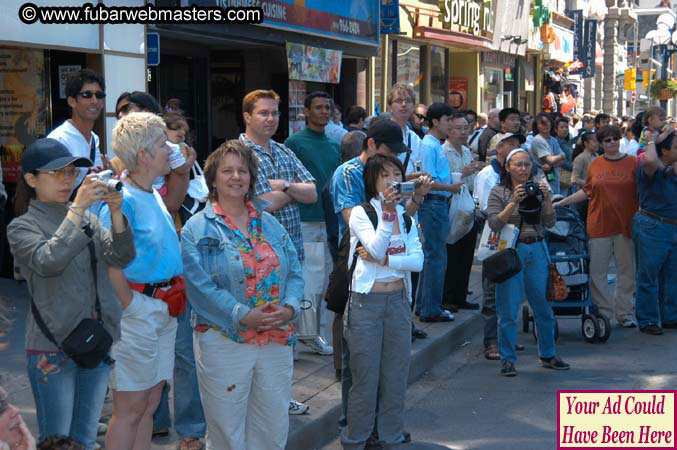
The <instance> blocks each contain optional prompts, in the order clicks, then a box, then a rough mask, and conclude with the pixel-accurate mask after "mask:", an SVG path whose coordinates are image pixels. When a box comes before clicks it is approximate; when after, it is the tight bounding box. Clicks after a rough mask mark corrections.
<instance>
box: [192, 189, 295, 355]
mask: <svg viewBox="0 0 677 450" xmlns="http://www.w3.org/2000/svg"><path fill="white" fill-rule="evenodd" d="M246 206H247V209H248V210H249V219H248V221H247V233H249V237H248V238H247V237H245V235H244V233H242V231H240V230H239V229H238V228H237V226H236V225H235V224H234V223H233V222H232V221H231V220H230V218H229V217H228V216H227V215H226V214H225V213H224V212H223V210H222V209H221V207H220V206H219V204H218V203H216V202H212V207H213V209H214V213H215V214H217V215H219V216H221V217H222V218H223V220H224V221H225V222H226V225H227V226H228V232H229V238H230V240H231V242H233V243H234V244H235V245H236V246H237V247H238V249H239V250H240V257H241V258H242V266H243V268H244V274H245V279H246V282H247V293H246V296H247V306H249V307H250V308H255V307H257V306H261V305H265V304H266V303H273V304H279V303H280V270H279V267H280V260H279V258H278V257H277V254H276V253H275V250H273V247H271V245H270V244H269V243H268V242H266V240H265V239H264V237H263V232H262V228H261V219H260V217H259V216H258V214H257V212H256V208H254V205H253V204H252V203H251V202H247V204H246ZM211 328H213V329H215V330H216V331H221V329H220V328H219V327H217V326H216V325H212V326H211ZM195 330H196V331H207V326H206V325H200V324H198V325H196V327H195ZM293 332H294V326H293V325H292V324H287V325H284V326H282V327H280V328H276V329H273V330H269V331H264V332H261V333H258V332H257V331H256V330H255V329H253V328H248V329H246V331H240V332H239V334H238V335H236V336H230V335H229V336H226V337H228V338H231V339H233V340H234V341H236V342H239V343H245V344H256V345H266V344H269V343H271V342H275V343H278V344H281V345H294V344H295V339H296V338H295V337H294V336H293Z"/></svg>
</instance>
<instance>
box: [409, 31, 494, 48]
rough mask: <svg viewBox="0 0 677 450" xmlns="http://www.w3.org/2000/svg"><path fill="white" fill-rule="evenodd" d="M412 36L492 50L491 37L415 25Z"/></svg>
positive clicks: (453, 44) (452, 44) (444, 43)
mask: <svg viewBox="0 0 677 450" xmlns="http://www.w3.org/2000/svg"><path fill="white" fill-rule="evenodd" d="M414 37H415V38H420V39H430V40H434V41H439V43H440V44H442V45H451V46H455V47H459V48H467V49H469V50H484V51H493V50H494V45H493V41H492V40H491V39H487V38H483V37H478V36H472V35H470V34H466V33H459V32H457V31H451V30H444V29H440V28H431V27H421V26H419V27H416V28H414Z"/></svg>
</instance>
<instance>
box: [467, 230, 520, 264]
mask: <svg viewBox="0 0 677 450" xmlns="http://www.w3.org/2000/svg"><path fill="white" fill-rule="evenodd" d="M518 233H519V228H517V227H516V226H515V225H511V224H506V225H505V226H504V227H503V228H501V231H499V232H496V231H492V230H491V228H489V221H487V222H485V223H484V230H482V237H481V238H480V246H479V248H478V250H477V259H478V260H479V261H484V260H485V259H486V258H488V257H489V256H491V255H493V254H494V253H496V252H499V251H501V250H505V249H506V248H512V247H514V246H515V241H516V240H517V235H518Z"/></svg>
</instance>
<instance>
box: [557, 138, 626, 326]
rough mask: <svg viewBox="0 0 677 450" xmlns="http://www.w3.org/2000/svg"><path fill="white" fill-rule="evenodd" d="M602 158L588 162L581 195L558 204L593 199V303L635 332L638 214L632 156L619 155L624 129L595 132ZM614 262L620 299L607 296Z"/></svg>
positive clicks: (590, 217)
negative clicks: (634, 236) (634, 238)
mask: <svg viewBox="0 0 677 450" xmlns="http://www.w3.org/2000/svg"><path fill="white" fill-rule="evenodd" d="M596 134H597V140H598V141H599V144H600V146H601V147H602V150H603V151H604V154H603V155H602V157H600V158H595V159H594V160H593V161H592V162H591V163H590V168H589V169H588V176H587V178H586V181H585V186H584V187H583V189H582V190H580V191H578V192H576V193H575V194H572V195H570V196H569V197H567V198H565V199H563V200H561V201H559V202H557V203H555V204H554V206H555V207H558V206H566V205H569V204H572V203H578V202H581V201H584V200H585V199H587V198H589V199H590V204H589V206H588V221H587V230H588V236H589V238H590V287H591V293H592V301H593V303H595V304H596V305H597V306H598V307H599V309H600V312H601V313H602V314H604V315H605V316H607V317H613V316H614V303H615V317H616V320H617V321H618V323H619V325H621V326H622V327H624V328H634V327H635V326H636V325H635V322H634V316H635V313H634V307H633V304H632V299H633V296H634V293H635V254H634V247H633V243H632V218H633V216H634V215H635V213H636V212H637V176H636V171H637V164H636V160H635V157H634V156H631V155H626V154H624V153H621V152H620V140H621V137H622V133H621V129H620V128H618V127H615V126H606V127H602V128H601V129H600V130H599V131H597V133H596ZM612 255H613V257H614V260H615V263H616V279H617V283H616V299H615V302H614V301H613V299H612V297H611V293H610V292H609V286H608V284H609V282H608V273H609V264H610V263H611V256H612Z"/></svg>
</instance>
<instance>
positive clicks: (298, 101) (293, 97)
mask: <svg viewBox="0 0 677 450" xmlns="http://www.w3.org/2000/svg"><path fill="white" fill-rule="evenodd" d="M305 98H306V82H305V81H296V80H289V136H291V135H293V134H294V133H298V132H299V131H301V130H303V129H304V128H305V127H306V118H305V116H304V115H303V101H304V100H305Z"/></svg>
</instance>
